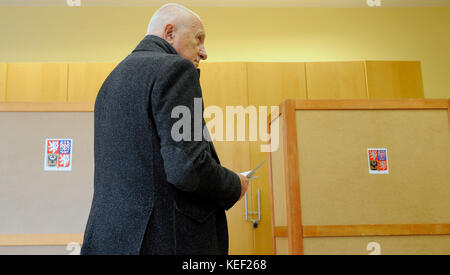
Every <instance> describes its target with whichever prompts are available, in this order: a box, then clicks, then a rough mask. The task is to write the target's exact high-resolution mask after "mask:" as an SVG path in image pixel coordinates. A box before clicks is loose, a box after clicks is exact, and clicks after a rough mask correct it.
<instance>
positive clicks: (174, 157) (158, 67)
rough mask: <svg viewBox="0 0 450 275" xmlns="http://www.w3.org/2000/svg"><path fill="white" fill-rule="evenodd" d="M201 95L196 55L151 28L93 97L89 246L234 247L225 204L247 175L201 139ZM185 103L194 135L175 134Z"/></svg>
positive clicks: (88, 250)
mask: <svg viewBox="0 0 450 275" xmlns="http://www.w3.org/2000/svg"><path fill="white" fill-rule="evenodd" d="M201 97H202V92H201V88H200V82H199V72H198V71H197V70H196V69H195V67H194V65H193V64H192V63H191V62H190V61H188V60H186V59H184V58H182V57H181V56H180V55H178V54H177V52H176V50H175V49H174V48H173V47H172V46H171V45H170V44H169V43H167V42H166V41H165V40H163V39H161V38H159V37H156V36H153V35H147V36H146V37H145V38H144V39H143V40H142V41H141V42H140V44H139V45H138V46H137V48H136V49H135V50H134V51H133V52H132V53H131V54H130V55H129V56H127V57H126V58H125V59H124V60H123V61H122V62H121V63H120V64H119V65H118V66H117V67H116V68H115V69H114V70H113V71H112V72H111V74H110V75H109V76H108V77H107V78H106V80H105V82H104V83H103V85H102V87H101V89H100V91H99V94H98V96H97V99H96V102H95V111H94V115H95V124H94V125H95V131H94V132H95V140H94V152H95V175H94V196H93V200H92V206H91V210H90V214H89V218H88V222H87V225H86V230H85V234H84V241H83V246H82V249H81V254H227V253H228V229H227V221H226V216H225V210H228V209H229V208H230V207H232V206H233V205H234V204H235V203H236V201H237V200H238V198H239V196H240V192H241V185H240V180H239V177H238V176H237V175H236V174H235V173H234V172H232V171H230V170H228V169H227V168H225V167H223V166H221V165H220V162H219V159H218V157H217V154H216V151H215V150H214V146H213V144H212V143H211V142H209V141H207V140H205V139H204V138H202V140H201V141H194V129H195V127H194V98H201ZM178 105H184V106H187V107H188V108H189V109H190V111H191V131H192V133H191V137H192V140H193V141H184V140H181V141H179V142H177V141H174V140H173V139H172V136H171V129H172V125H173V124H174V123H175V122H177V121H179V120H180V118H181V116H180V118H178V117H177V118H172V117H171V113H172V109H173V108H174V107H175V106H178ZM202 109H203V107H202ZM201 117H202V124H203V125H202V126H204V125H205V122H204V120H203V113H202V115H201ZM188 128H189V127H186V129H185V130H187V129H188ZM182 130H183V129H180V132H182Z"/></svg>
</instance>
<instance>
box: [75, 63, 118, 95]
mask: <svg viewBox="0 0 450 275" xmlns="http://www.w3.org/2000/svg"><path fill="white" fill-rule="evenodd" d="M117 64H118V63H70V64H69V79H68V81H69V84H68V101H69V102H95V98H96V97H97V94H98V91H99V90H100V87H101V86H102V84H103V82H104V81H105V79H106V77H107V76H108V75H109V74H110V73H111V71H112V70H113V69H114V68H115V67H116V66H117Z"/></svg>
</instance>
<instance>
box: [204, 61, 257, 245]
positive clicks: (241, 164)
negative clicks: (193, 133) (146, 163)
mask: <svg viewBox="0 0 450 275" xmlns="http://www.w3.org/2000/svg"><path fill="white" fill-rule="evenodd" d="M200 70H201V73H200V84H201V86H202V93H203V100H204V105H205V110H212V112H211V113H210V114H209V115H206V112H205V121H206V123H208V122H210V121H211V120H212V119H215V120H216V121H219V120H220V117H217V116H216V113H215V112H216V111H217V112H221V113H222V122H223V135H222V137H220V134H218V132H217V130H218V129H215V128H212V129H209V130H210V133H211V135H212V136H213V142H214V147H215V148H216V151H217V154H218V156H219V159H220V161H221V164H222V165H223V166H225V167H227V168H228V169H231V170H233V171H235V172H243V171H247V170H249V169H250V148H249V141H248V140H246V141H237V140H236V133H237V128H236V127H237V123H235V126H234V141H227V139H226V134H227V131H226V106H239V105H241V106H244V107H246V106H247V105H248V98H247V66H246V64H245V63H202V64H201V65H200ZM211 108H214V109H211ZM208 112H209V111H208ZM235 119H236V118H235ZM216 125H217V124H216ZM246 128H248V127H247V125H246ZM214 135H217V136H216V137H217V139H215V138H214ZM251 191H252V189H251V187H249V190H248V191H247V193H251ZM227 217H228V227H229V234H230V242H229V243H230V254H254V253H255V252H254V237H253V230H252V225H251V223H249V222H248V221H246V220H245V200H244V199H242V200H240V201H239V202H238V203H237V204H236V205H235V206H233V208H231V209H230V210H229V211H227Z"/></svg>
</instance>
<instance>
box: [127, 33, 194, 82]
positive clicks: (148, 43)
mask: <svg viewBox="0 0 450 275" xmlns="http://www.w3.org/2000/svg"><path fill="white" fill-rule="evenodd" d="M140 51H152V52H165V53H169V54H178V52H177V51H176V50H175V49H174V47H172V45H170V44H169V42H167V41H166V40H164V39H162V38H161V37H159V36H156V35H151V34H150V35H146V36H145V37H144V39H142V41H141V42H140V43H139V45H137V47H136V49H134V50H133V53H134V52H140ZM197 72H198V77H200V69H197Z"/></svg>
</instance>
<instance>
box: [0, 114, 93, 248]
mask: <svg viewBox="0 0 450 275" xmlns="http://www.w3.org/2000/svg"><path fill="white" fill-rule="evenodd" d="M0 128H1V129H8V131H3V132H2V135H1V142H0V152H1V158H0V182H1V188H2V189H1V192H2V194H6V195H4V196H2V199H1V200H0V220H2V221H8V222H2V223H0V245H51V244H53V245H57V244H61V243H60V241H61V240H66V238H62V239H60V238H59V237H60V236H67V234H82V233H83V232H84V229H85V226H86V221H87V218H88V215H89V209H90V206H91V201H92V192H93V188H92V187H93V175H94V158H93V154H94V152H93V149H94V144H93V143H94V140H93V135H94V119H93V113H92V112H75V111H74V112H64V111H62V112H61V111H60V112H0ZM46 138H71V139H73V147H72V154H73V159H72V170H71V171H44V163H45V159H44V157H45V148H46V144H45V140H46ZM22 234H26V235H22ZM35 234H58V235H35ZM61 234H63V235H61ZM55 236H56V237H55ZM58 236H59V237H58ZM44 240H45V241H44ZM58 240H59V241H58ZM76 240H79V238H78V239H76ZM8 241H11V242H12V243H8Z"/></svg>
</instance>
